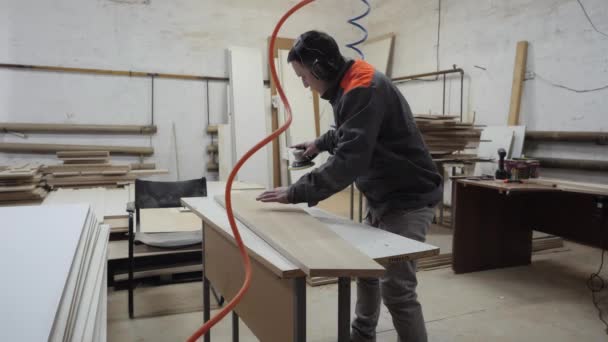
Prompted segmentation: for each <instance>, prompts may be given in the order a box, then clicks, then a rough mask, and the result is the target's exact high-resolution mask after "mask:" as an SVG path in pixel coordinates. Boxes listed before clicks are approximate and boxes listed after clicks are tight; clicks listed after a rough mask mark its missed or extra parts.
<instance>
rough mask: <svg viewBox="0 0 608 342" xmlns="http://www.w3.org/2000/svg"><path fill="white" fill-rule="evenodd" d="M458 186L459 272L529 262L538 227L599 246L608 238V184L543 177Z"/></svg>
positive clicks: (455, 187) (455, 248) (456, 236)
mask: <svg viewBox="0 0 608 342" xmlns="http://www.w3.org/2000/svg"><path fill="white" fill-rule="evenodd" d="M453 184H454V185H453V193H452V196H453V198H452V203H453V205H452V210H453V213H452V215H453V221H452V222H453V223H452V225H453V229H454V240H453V265H452V267H453V269H454V272H456V273H466V272H474V271H481V270H487V269H494V268H500V267H509V266H518V265H527V264H529V263H530V262H531V256H532V230H538V231H541V232H545V233H549V234H554V235H557V236H561V237H563V238H566V239H569V240H573V241H576V242H579V243H583V244H587V245H591V246H597V247H599V246H600V245H601V241H602V232H604V238H605V239H604V240H608V239H606V238H607V237H608V236H606V231H608V229H606V228H604V229H600V227H605V226H606V225H605V218H606V216H607V215H606V211H607V207H608V186H604V185H597V186H595V185H593V184H583V183H573V182H563V181H556V180H542V179H541V180H537V181H530V182H528V183H524V184H518V183H509V184H505V183H503V182H501V181H495V180H466V179H459V180H456V181H454V183H453ZM600 204H603V208H602V205H600ZM602 221H603V222H604V225H603V226H602V225H601V224H600V222H602Z"/></svg>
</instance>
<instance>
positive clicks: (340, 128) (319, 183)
mask: <svg viewBox="0 0 608 342" xmlns="http://www.w3.org/2000/svg"><path fill="white" fill-rule="evenodd" d="M288 62H290V63H291V65H292V67H293V69H294V71H295V73H296V74H297V75H298V76H299V77H300V78H301V79H302V82H303V83H304V87H307V88H308V87H311V88H312V89H314V90H316V91H317V92H319V94H322V98H323V99H325V100H328V101H329V102H330V103H331V105H332V107H333V110H334V119H335V123H336V129H335V130H330V131H328V132H327V133H325V134H323V135H322V136H320V137H319V138H318V139H316V140H315V141H312V142H306V143H302V144H299V145H296V146H294V147H296V148H301V149H305V152H304V155H307V156H314V155H315V154H317V153H319V152H321V151H328V152H329V153H330V154H332V155H333V156H332V157H331V158H329V160H328V161H327V162H326V163H325V164H323V165H321V166H320V167H319V168H317V169H316V170H314V171H312V172H310V173H308V174H306V175H305V176H303V177H301V178H300V180H299V181H297V182H296V183H295V184H293V185H291V186H290V187H289V188H277V189H274V190H271V191H266V192H264V193H263V194H261V195H260V196H259V197H258V200H260V201H262V202H280V203H301V202H306V203H308V205H309V206H314V205H316V204H317V203H318V202H319V201H321V200H323V199H325V198H327V197H329V196H331V195H332V194H334V193H336V192H338V191H341V190H343V189H344V188H346V187H347V186H349V185H350V184H352V182H356V184H357V187H358V188H359V189H360V190H361V191H362V192H363V194H364V195H365V198H366V199H367V203H368V208H369V209H368V213H367V216H366V219H365V221H366V224H369V225H371V226H374V227H377V228H380V229H384V230H387V231H390V232H392V233H396V234H400V235H403V236H405V237H408V238H411V239H415V240H418V241H424V240H425V238H426V232H427V230H428V227H429V225H430V223H431V221H432V218H433V216H434V210H433V207H434V206H435V205H436V204H437V202H438V201H439V200H440V199H441V192H442V185H441V184H442V179H441V176H440V175H439V174H438V173H437V170H436V168H435V165H434V163H433V161H432V159H431V156H430V154H429V152H428V150H427V148H426V147H425V145H424V142H423V140H422V137H421V135H420V131H419V130H418V128H417V127H416V123H415V120H414V118H413V116H412V113H411V111H410V108H409V105H408V103H407V102H406V100H405V98H404V97H403V95H402V94H401V92H400V91H399V90H398V89H397V88H396V87H395V86H394V85H393V84H392V82H391V80H390V79H389V78H387V77H386V76H385V75H383V74H382V73H380V72H378V71H376V70H374V68H373V67H372V66H371V65H370V64H368V63H366V62H364V61H362V60H357V61H352V60H347V59H346V58H344V57H343V56H342V55H341V54H340V50H339V48H338V45H337V44H336V41H335V40H334V39H333V38H332V37H330V36H329V35H327V34H325V33H322V32H318V31H309V32H306V33H304V34H302V35H301V36H300V37H299V38H298V40H297V41H296V43H295V44H294V46H293V48H292V49H291V51H290V52H289V56H288ZM386 269H387V271H386V274H385V276H384V277H382V278H381V279H375V278H366V279H358V280H357V304H356V308H355V312H356V317H355V319H354V321H353V323H352V341H354V342H359V341H365V342H369V341H375V340H376V326H377V324H378V317H379V314H380V299H381V298H382V300H383V301H384V304H385V305H386V306H387V308H388V309H389V311H390V313H391V316H392V319H393V324H394V326H395V329H396V330H397V333H398V335H399V341H401V342H406V341H408V342H409V341H426V340H427V335H426V328H425V326H424V318H423V315H422V308H421V306H420V303H419V302H418V300H417V295H416V285H417V280H416V264H415V262H401V263H395V264H390V265H388V266H387V268H386Z"/></svg>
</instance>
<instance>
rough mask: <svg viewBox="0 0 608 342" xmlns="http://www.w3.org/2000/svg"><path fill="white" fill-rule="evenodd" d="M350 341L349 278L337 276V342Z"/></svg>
mask: <svg viewBox="0 0 608 342" xmlns="http://www.w3.org/2000/svg"><path fill="white" fill-rule="evenodd" d="M349 341H350V278H349V277H340V278H338V342H349Z"/></svg>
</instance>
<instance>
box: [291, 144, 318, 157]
mask: <svg viewBox="0 0 608 342" xmlns="http://www.w3.org/2000/svg"><path fill="white" fill-rule="evenodd" d="M290 147H291V148H297V149H298V150H304V153H303V154H302V157H312V156H316V155H317V154H319V152H320V151H319V148H318V147H317V144H315V142H314V141H309V142H305V143H300V144H297V145H293V146H290Z"/></svg>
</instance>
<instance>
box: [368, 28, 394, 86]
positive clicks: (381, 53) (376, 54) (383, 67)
mask: <svg viewBox="0 0 608 342" xmlns="http://www.w3.org/2000/svg"><path fill="white" fill-rule="evenodd" d="M394 40H395V35H394V34H392V33H391V34H387V35H384V36H381V37H378V38H372V39H368V41H367V42H366V43H364V44H363V52H364V53H365V61H366V62H368V63H370V64H371V65H373V66H374V68H376V69H377V70H378V71H380V72H382V73H383V74H385V75H388V73H389V71H390V69H389V68H390V65H389V62H390V59H391V54H392V49H393V41H394ZM389 76H390V75H389Z"/></svg>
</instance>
